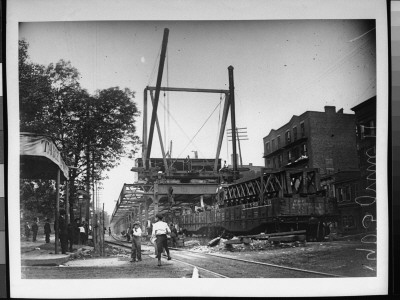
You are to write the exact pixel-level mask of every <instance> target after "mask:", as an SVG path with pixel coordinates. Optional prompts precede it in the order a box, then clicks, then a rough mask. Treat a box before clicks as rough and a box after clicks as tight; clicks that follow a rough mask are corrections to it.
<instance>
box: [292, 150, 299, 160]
mask: <svg viewBox="0 0 400 300" xmlns="http://www.w3.org/2000/svg"><path fill="white" fill-rule="evenodd" d="M298 158H299V148H297V147H295V148H293V160H296V159H298Z"/></svg>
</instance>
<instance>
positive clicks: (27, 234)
mask: <svg viewBox="0 0 400 300" xmlns="http://www.w3.org/2000/svg"><path fill="white" fill-rule="evenodd" d="M24 229H25V238H26V240H27V241H29V236H30V235H31V226H29V222H25V227H24Z"/></svg>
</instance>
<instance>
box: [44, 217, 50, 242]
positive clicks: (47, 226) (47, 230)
mask: <svg viewBox="0 0 400 300" xmlns="http://www.w3.org/2000/svg"><path fill="white" fill-rule="evenodd" d="M50 233H51V227H50V223H49V219H48V218H47V219H46V223H44V234H45V236H46V244H48V243H50Z"/></svg>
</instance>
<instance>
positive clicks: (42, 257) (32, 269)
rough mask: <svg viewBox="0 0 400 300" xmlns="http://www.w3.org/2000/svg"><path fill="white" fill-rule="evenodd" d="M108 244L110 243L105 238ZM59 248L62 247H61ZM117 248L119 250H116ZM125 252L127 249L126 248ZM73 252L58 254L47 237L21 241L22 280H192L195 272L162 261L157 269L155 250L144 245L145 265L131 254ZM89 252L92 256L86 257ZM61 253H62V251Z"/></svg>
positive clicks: (86, 249) (76, 249)
mask: <svg viewBox="0 0 400 300" xmlns="http://www.w3.org/2000/svg"><path fill="white" fill-rule="evenodd" d="M105 239H106V240H111V238H110V237H108V236H107V235H106V237H105ZM59 247H60V246H59ZM115 247H116V246H115ZM125 249H126V248H125ZM73 250H74V251H73V252H71V253H69V252H67V254H55V243H54V235H52V236H51V238H50V243H48V244H46V242H45V240H44V236H38V238H37V241H36V242H32V241H31V240H30V241H26V240H24V239H22V240H21V265H22V269H21V271H22V274H21V277H22V278H23V279H67V278H73V279H74V278H76V279H82V278H84V279H97V278H104V279H108V278H192V276H193V271H194V268H193V266H191V265H187V264H184V263H181V262H178V261H174V259H173V252H172V253H171V256H172V260H170V261H168V260H167V259H166V257H162V266H161V267H158V266H157V259H156V258H155V255H154V247H153V246H151V245H146V244H142V261H140V262H130V251H129V249H126V250H125V251H126V252H125V254H124V253H122V254H116V255H110V256H105V257H100V256H99V255H96V254H94V251H93V250H94V249H93V247H90V246H86V245H74V247H73ZM87 252H90V253H91V255H84V254H85V253H87ZM59 253H61V249H60V248H59Z"/></svg>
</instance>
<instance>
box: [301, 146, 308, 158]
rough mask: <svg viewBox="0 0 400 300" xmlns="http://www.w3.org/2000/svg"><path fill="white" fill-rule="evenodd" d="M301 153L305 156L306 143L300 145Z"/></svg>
mask: <svg viewBox="0 0 400 300" xmlns="http://www.w3.org/2000/svg"><path fill="white" fill-rule="evenodd" d="M301 155H302V156H307V144H303V145H302V146H301Z"/></svg>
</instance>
